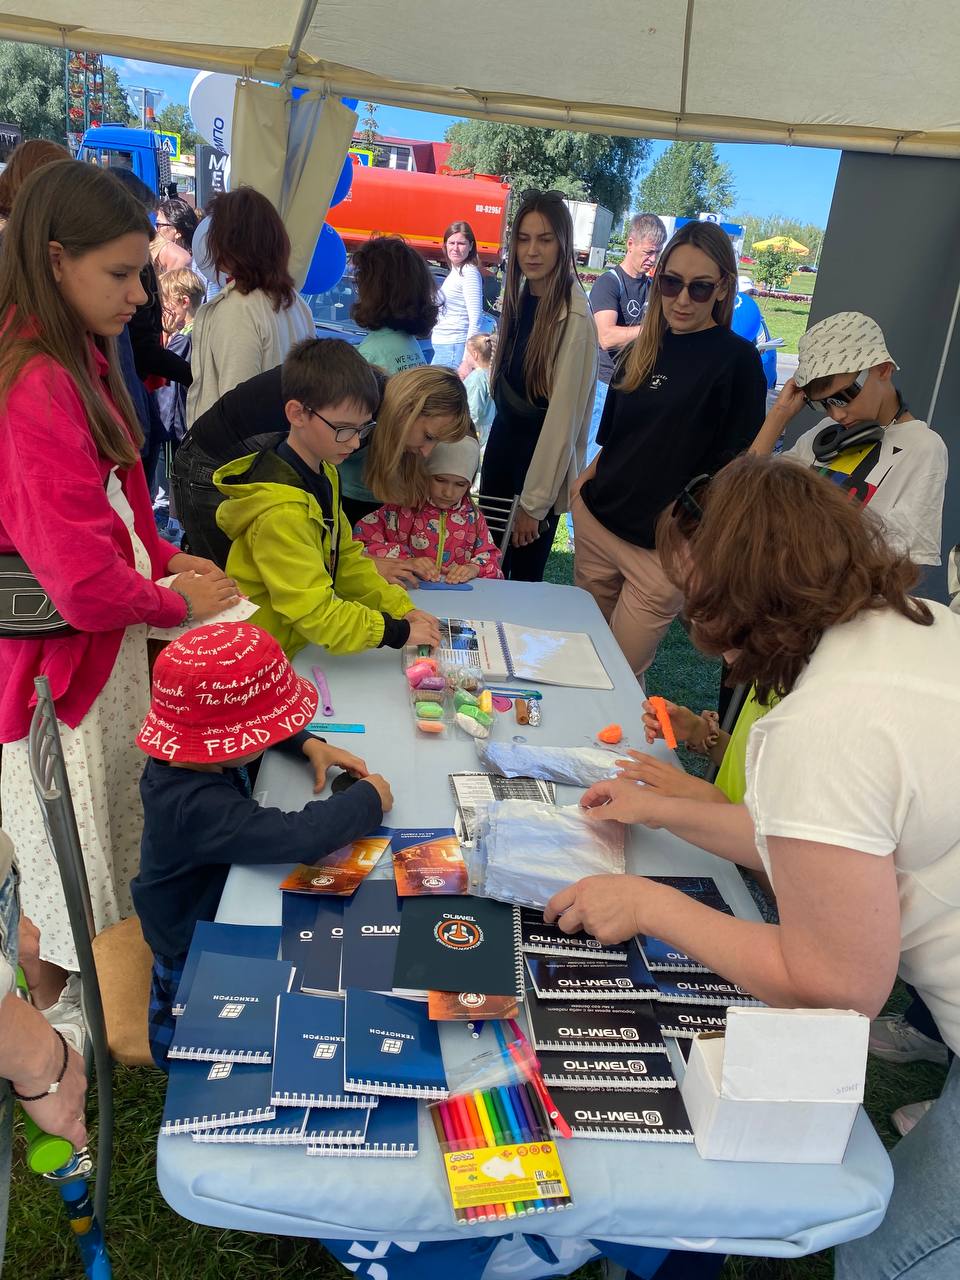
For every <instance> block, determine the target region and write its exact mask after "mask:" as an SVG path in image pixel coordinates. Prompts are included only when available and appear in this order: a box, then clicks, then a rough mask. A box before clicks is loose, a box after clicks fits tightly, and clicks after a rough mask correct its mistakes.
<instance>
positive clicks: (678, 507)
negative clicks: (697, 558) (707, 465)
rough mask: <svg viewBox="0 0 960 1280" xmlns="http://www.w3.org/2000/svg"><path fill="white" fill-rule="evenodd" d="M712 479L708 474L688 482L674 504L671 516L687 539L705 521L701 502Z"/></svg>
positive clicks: (705, 473)
mask: <svg viewBox="0 0 960 1280" xmlns="http://www.w3.org/2000/svg"><path fill="white" fill-rule="evenodd" d="M712 479H713V477H712V476H711V475H710V474H709V473H708V472H704V473H703V474H702V475H699V476H694V477H693V479H692V480H688V481H687V483H686V484H685V485H684V486H683V488H682V489H681V490H680V493H679V494H678V496H677V500H676V502H675V503H674V504H673V510H672V511H671V512H670V515H671V516H672V518H673V519H674V520H675V521H676V522H677V525H678V527H679V529H680V532H681V533H682V534H683V536H684V537H685V538H689V537H690V535H691V534H692V533H693V532H694V530H695V529H696V528H697V527H698V525H699V524H700V522H701V521H702V520H703V507H702V505H701V501H702V498H703V495H704V492H705V491H706V488H707V485H708V484H709V483H710V481H711V480H712Z"/></svg>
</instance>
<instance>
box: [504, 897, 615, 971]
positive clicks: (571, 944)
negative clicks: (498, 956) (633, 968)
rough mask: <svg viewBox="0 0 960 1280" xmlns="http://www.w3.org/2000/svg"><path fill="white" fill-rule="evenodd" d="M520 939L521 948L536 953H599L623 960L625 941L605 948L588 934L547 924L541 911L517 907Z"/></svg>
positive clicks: (577, 954) (579, 954)
mask: <svg viewBox="0 0 960 1280" xmlns="http://www.w3.org/2000/svg"><path fill="white" fill-rule="evenodd" d="M520 939H521V945H522V947H523V949H524V951H526V952H529V953H530V954H531V955H540V956H599V957H601V958H602V959H605V960H621V961H623V960H626V958H627V947H626V943H619V944H615V945H613V946H609V947H605V946H603V945H602V944H601V943H599V942H598V941H597V940H596V938H591V937H590V935H589V934H588V933H583V932H577V933H564V932H563V930H562V929H561V928H560V926H559V925H556V924H547V923H546V921H545V920H544V918H543V912H542V911H535V910H533V909H532V908H530V907H521V908H520Z"/></svg>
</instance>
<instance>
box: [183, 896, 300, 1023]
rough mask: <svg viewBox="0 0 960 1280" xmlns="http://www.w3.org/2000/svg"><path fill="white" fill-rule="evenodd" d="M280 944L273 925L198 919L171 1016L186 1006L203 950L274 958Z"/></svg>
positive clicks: (253, 957)
mask: <svg viewBox="0 0 960 1280" xmlns="http://www.w3.org/2000/svg"><path fill="white" fill-rule="evenodd" d="M279 946H280V929H279V928H278V927H277V926H276V925H272V924H222V923H221V922H220V921H214V920H198V921H197V923H196V924H195V925H194V927H193V937H192V938H191V940H190V950H189V951H188V952H187V958H186V961H185V962H184V966H183V973H182V974H181V976H180V985H179V986H178V987H177V994H176V998H175V1000H174V1002H173V1016H174V1017H175V1018H179V1017H180V1015H181V1014H182V1013H183V1011H184V1009H186V1007H187V997H188V996H189V995H190V988H191V987H192V986H193V979H194V977H195V976H196V972H197V965H198V964H199V963H200V956H201V955H202V954H203V952H204V951H211V952H214V953H215V954H216V955H219V956H243V957H246V958H249V959H259V960H276V958H277V950H278V948H279Z"/></svg>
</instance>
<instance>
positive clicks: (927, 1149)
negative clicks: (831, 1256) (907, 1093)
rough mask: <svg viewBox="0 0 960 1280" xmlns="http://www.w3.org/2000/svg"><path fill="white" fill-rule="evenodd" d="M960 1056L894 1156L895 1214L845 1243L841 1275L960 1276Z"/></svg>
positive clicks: (864, 1278) (853, 1278)
mask: <svg viewBox="0 0 960 1280" xmlns="http://www.w3.org/2000/svg"><path fill="white" fill-rule="evenodd" d="M958 1138H960V1061H958V1060H957V1059H956V1058H955V1059H954V1061H953V1066H952V1067H951V1068H950V1074H949V1075H948V1076H947V1083H946V1084H945V1085H944V1087H943V1093H941V1095H940V1097H939V1098H938V1099H937V1101H936V1102H935V1103H934V1104H933V1106H932V1107H931V1108H930V1110H929V1111H928V1112H927V1114H926V1115H925V1116H924V1117H923V1119H922V1120H920V1121H919V1123H918V1124H917V1125H916V1127H915V1128H913V1129H911V1130H910V1132H909V1133H908V1134H907V1136H906V1137H905V1138H901V1139H900V1141H899V1142H898V1143H897V1145H896V1146H895V1147H894V1149H893V1151H892V1152H891V1153H890V1159H891V1161H892V1162H893V1173H894V1185H893V1195H892V1196H891V1198H890V1205H889V1207H888V1208H887V1216H886V1217H885V1218H884V1220H883V1222H882V1223H881V1224H880V1226H879V1227H878V1228H877V1229H876V1231H874V1233H873V1234H872V1235H869V1236H864V1237H863V1239H861V1240H851V1241H850V1243H849V1244H842V1245H840V1246H839V1247H838V1249H837V1252H836V1270H835V1272H834V1275H835V1280H899V1278H900V1277H909V1280H955V1277H957V1276H960V1140H958Z"/></svg>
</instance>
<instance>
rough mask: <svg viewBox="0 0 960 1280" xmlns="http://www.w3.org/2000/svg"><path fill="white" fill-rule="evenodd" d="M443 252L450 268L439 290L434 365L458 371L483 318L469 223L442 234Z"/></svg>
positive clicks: (480, 280) (432, 337) (474, 241)
mask: <svg viewBox="0 0 960 1280" xmlns="http://www.w3.org/2000/svg"><path fill="white" fill-rule="evenodd" d="M443 252H444V257H445V258H446V259H447V265H448V266H449V268H450V271H449V273H448V274H447V278H446V279H445V280H444V282H443V284H442V285H441V286H440V289H439V292H438V295H437V296H438V300H439V302H440V319H439V320H438V321H437V323H436V324H435V325H434V328H433V333H432V334H431V335H430V341H431V343H432V344H433V360H432V363H433V364H443V365H446V366H447V368H448V369H458V368H459V367H460V362H461V360H462V359H463V348H464V345H465V344H466V341H467V339H468V338H469V337H470V336H471V335H472V334H474V333H479V332H480V329H481V325H482V320H481V317H482V315H483V277H482V276H481V275H480V259H479V257H478V256H477V237H476V236H475V235H474V234H473V228H472V227H471V226H470V223H469V222H454V223H451V225H450V226H449V227H447V229H446V231H445V232H444V233H443Z"/></svg>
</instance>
